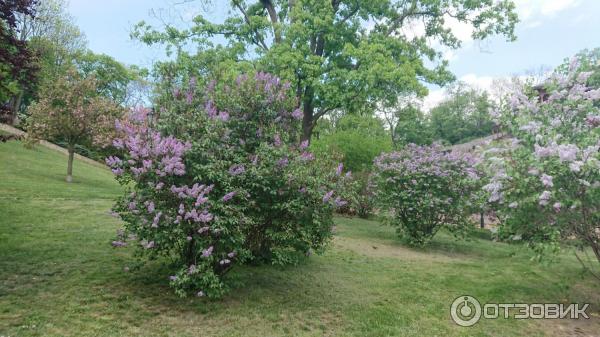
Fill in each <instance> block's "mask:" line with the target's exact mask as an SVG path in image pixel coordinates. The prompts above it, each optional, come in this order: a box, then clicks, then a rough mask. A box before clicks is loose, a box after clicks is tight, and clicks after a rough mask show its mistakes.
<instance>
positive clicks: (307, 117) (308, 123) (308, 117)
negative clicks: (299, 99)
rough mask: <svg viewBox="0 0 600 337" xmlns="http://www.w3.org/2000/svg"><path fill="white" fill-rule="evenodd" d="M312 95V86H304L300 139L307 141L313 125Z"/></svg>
mask: <svg viewBox="0 0 600 337" xmlns="http://www.w3.org/2000/svg"><path fill="white" fill-rule="evenodd" d="M313 96H314V93H313V91H312V88H310V87H306V89H305V90H304V99H303V101H304V106H303V117H302V141H305V140H307V141H309V142H310V137H311V136H312V131H313V127H314V122H315V121H314V120H313V117H314V113H315V107H314V106H313Z"/></svg>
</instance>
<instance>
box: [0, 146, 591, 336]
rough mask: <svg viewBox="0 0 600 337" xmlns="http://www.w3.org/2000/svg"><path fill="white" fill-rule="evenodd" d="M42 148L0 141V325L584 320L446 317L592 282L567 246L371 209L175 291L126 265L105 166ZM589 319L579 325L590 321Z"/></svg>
mask: <svg viewBox="0 0 600 337" xmlns="http://www.w3.org/2000/svg"><path fill="white" fill-rule="evenodd" d="M66 164H67V163H66V157H65V156H63V155H61V154H58V153H56V152H53V151H51V150H47V149H43V148H37V149H35V150H27V149H25V148H23V146H22V145H21V144H20V143H18V142H8V143H5V144H0V336H12V337H14V336H261V337H262V336H324V335H326V336H361V337H362V336H444V337H449V336H545V335H550V336H552V335H556V336H561V335H567V334H566V333H565V334H563V333H562V332H563V331H564V332H572V333H575V332H576V331H578V330H576V329H580V330H582V329H583V330H582V331H587V332H588V335H593V333H600V324H598V316H597V315H596V316H594V318H593V319H592V320H589V321H568V322H564V321H534V320H505V319H500V320H482V321H480V322H479V323H478V324H477V325H475V326H474V327H471V328H463V327H459V326H457V325H455V324H454V323H453V322H452V321H451V319H450V315H449V307H450V304H451V302H452V301H453V300H454V298H456V297H457V296H459V295H463V294H470V295H473V296H475V297H476V298H478V299H479V300H480V301H483V302H492V301H496V302H504V303H507V302H508V303H512V302H516V303H523V302H525V303H534V302H565V303H569V302H591V303H593V304H594V308H593V311H596V312H597V311H598V308H599V304H600V285H599V284H598V283H597V281H594V280H593V279H592V278H591V277H590V276H589V275H587V274H585V273H583V272H582V268H581V267H580V265H579V264H578V262H577V261H576V260H575V258H574V257H573V256H572V255H571V254H569V253H568V252H565V253H563V254H562V255H560V256H558V257H557V258H556V259H555V261H554V262H553V263H551V264H540V263H537V262H532V261H530V257H531V252H530V251H529V250H527V249H526V248H524V247H522V246H520V245H508V244H504V243H496V242H492V241H488V240H482V239H477V238H473V239H471V240H469V241H455V240H454V239H453V238H451V237H450V236H448V235H445V234H444V233H441V234H440V235H438V236H437V237H436V239H435V240H434V242H433V243H432V244H431V245H430V246H429V247H427V248H423V249H412V248H407V247H406V246H403V245H402V244H401V243H400V242H399V240H398V239H397V238H396V237H395V235H394V232H393V230H392V229H390V228H388V227H384V226H382V225H380V224H379V223H378V222H375V221H366V220H360V219H347V218H338V219H337V220H336V223H337V226H336V227H337V228H336V236H335V239H334V241H333V243H332V244H331V247H330V248H329V249H328V250H327V252H326V253H325V254H324V255H321V256H312V257H311V258H310V259H309V260H308V261H307V262H306V263H304V264H302V265H300V266H296V267H289V268H284V269H282V268H275V267H269V266H261V267H242V268H237V269H235V270H234V272H232V273H230V274H229V275H228V276H229V277H230V280H231V284H232V285H233V289H232V291H231V292H230V294H229V295H228V296H226V297H225V298H224V299H223V300H220V301H209V300H206V299H199V298H185V299H181V298H178V297H176V296H175V295H174V294H173V292H172V291H171V290H170V289H169V287H168V280H167V277H168V275H169V271H168V270H166V269H165V268H163V267H161V266H160V264H158V263H153V264H149V265H147V266H145V267H143V268H142V269H141V270H139V271H135V272H125V271H124V267H125V266H128V264H130V263H131V262H132V261H133V259H132V257H131V255H132V252H131V250H129V249H118V250H117V249H113V248H112V247H111V246H110V241H111V240H112V239H113V237H114V233H115V230H116V229H117V228H118V226H119V223H118V220H116V219H115V218H113V217H111V216H110V215H109V209H110V207H111V205H112V199H113V198H114V197H116V196H117V195H119V194H120V190H119V186H118V185H117V184H116V183H115V182H114V180H113V178H112V176H111V174H110V172H109V171H107V170H102V169H99V168H97V167H93V166H90V165H87V164H85V163H81V162H76V163H75V167H74V183H72V184H67V183H65V182H64V176H65V171H66ZM590 331H591V333H592V334H589V332H590Z"/></svg>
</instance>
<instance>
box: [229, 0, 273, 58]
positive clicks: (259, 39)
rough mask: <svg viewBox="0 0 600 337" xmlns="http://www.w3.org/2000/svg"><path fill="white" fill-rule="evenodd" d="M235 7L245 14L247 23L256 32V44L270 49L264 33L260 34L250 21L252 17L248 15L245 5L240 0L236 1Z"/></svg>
mask: <svg viewBox="0 0 600 337" xmlns="http://www.w3.org/2000/svg"><path fill="white" fill-rule="evenodd" d="M234 5H235V7H237V9H238V10H239V11H240V12H241V13H242V15H243V16H244V21H246V24H247V25H248V27H250V29H251V30H252V32H253V33H254V38H253V40H254V41H255V44H256V45H257V46H259V47H261V48H262V49H264V50H269V47H267V45H266V44H265V41H264V40H263V38H262V35H260V34H259V33H258V32H257V31H256V29H254V28H253V27H252V23H251V22H250V17H249V16H248V13H247V12H246V10H245V9H244V7H242V5H240V3H239V2H238V1H235V2H234Z"/></svg>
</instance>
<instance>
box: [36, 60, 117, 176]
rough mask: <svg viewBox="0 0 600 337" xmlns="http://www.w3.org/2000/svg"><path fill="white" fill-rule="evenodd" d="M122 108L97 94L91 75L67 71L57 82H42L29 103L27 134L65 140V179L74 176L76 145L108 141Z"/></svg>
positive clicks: (40, 137)
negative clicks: (66, 156) (66, 159)
mask: <svg viewBox="0 0 600 337" xmlns="http://www.w3.org/2000/svg"><path fill="white" fill-rule="evenodd" d="M122 111H123V109H122V108H121V107H119V106H118V105H116V104H115V103H113V102H112V101H110V100H108V99H106V98H103V97H100V96H98V94H97V90H96V80H95V79H94V78H93V77H88V78H81V77H79V75H77V73H76V72H74V71H69V72H68V73H67V74H66V75H65V76H63V77H60V78H59V79H58V80H57V82H55V83H52V84H48V85H45V86H44V87H43V88H42V90H41V92H40V98H39V100H38V101H37V102H35V103H34V104H32V105H31V106H30V107H29V113H30V115H31V117H30V118H29V119H28V126H27V131H28V137H29V139H30V141H36V140H40V139H47V140H54V141H56V140H62V141H64V142H65V143H66V144H67V150H68V152H69V161H68V165H67V178H66V180H67V182H71V181H72V180H73V156H74V154H75V146H76V145H86V144H96V145H101V146H102V145H108V144H109V142H110V139H111V138H112V137H111V134H112V133H113V129H114V121H115V119H116V118H118V117H119V116H120V115H121V113H122Z"/></svg>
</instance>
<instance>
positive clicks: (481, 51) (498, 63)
mask: <svg viewBox="0 0 600 337" xmlns="http://www.w3.org/2000/svg"><path fill="white" fill-rule="evenodd" d="M180 2H182V0H103V1H91V0H71V1H70V5H69V12H70V13H71V14H72V15H73V16H74V17H75V20H76V23H77V25H78V26H79V27H80V29H81V30H82V31H83V32H84V33H85V34H86V36H87V39H88V41H89V47H90V49H92V50H93V51H94V52H97V53H105V54H108V55H111V56H113V57H114V58H116V59H117V60H119V61H121V62H124V63H127V64H137V65H141V66H146V67H150V65H151V64H152V62H154V61H156V60H159V59H161V58H164V57H165V55H164V53H163V52H162V48H160V47H152V48H150V47H147V46H144V45H141V44H140V43H138V42H135V41H132V40H130V39H129V31H130V30H131V27H132V26H133V25H134V24H135V23H137V22H139V21H141V20H146V21H148V22H150V23H153V24H160V22H161V20H163V21H166V22H171V23H172V22H178V23H180V24H182V25H185V22H189V21H190V20H191V18H193V17H194V15H195V14H197V13H200V12H201V11H203V13H205V15H206V13H207V12H206V11H208V15H207V16H208V17H209V18H213V19H215V20H220V19H222V18H223V17H224V15H225V14H226V12H227V9H226V7H225V5H224V4H225V3H226V1H212V3H213V5H212V6H209V7H208V8H204V7H203V6H202V1H196V2H193V3H191V4H186V5H175V6H174V4H175V3H180ZM515 3H516V5H517V11H518V14H519V17H520V19H521V23H519V25H518V28H517V41H516V42H512V43H509V42H506V41H505V40H504V39H502V38H492V39H489V40H487V41H484V42H479V41H472V40H471V39H470V37H469V34H470V31H469V28H468V27H467V26H465V25H461V24H455V23H452V22H449V26H450V27H452V29H453V30H454V31H455V33H456V34H457V35H458V36H459V37H461V38H462V39H463V40H464V43H463V47H462V48H461V49H459V50H454V51H445V56H446V58H447V59H448V60H449V61H450V69H451V70H452V71H453V72H454V73H455V74H456V76H457V78H459V79H461V80H463V81H466V82H467V83H469V84H472V85H474V86H478V87H480V88H482V89H486V88H489V87H490V85H491V82H492V80H493V79H494V78H503V77H510V76H512V75H519V74H523V73H525V72H527V71H530V70H534V69H539V68H540V66H547V67H554V66H556V65H558V64H560V63H561V62H562V60H564V59H565V58H567V57H569V56H571V55H573V54H575V53H576V52H577V51H579V50H581V49H584V48H594V47H600V20H599V19H598V14H599V13H600V1H598V0H516V1H515ZM412 30H414V31H416V32H415V34H418V30H419V27H414V28H413V29H412ZM443 96H444V93H443V90H442V89H439V88H431V92H430V96H429V97H428V98H427V99H426V105H432V104H435V102H437V101H439V100H440V99H442V98H443Z"/></svg>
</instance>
